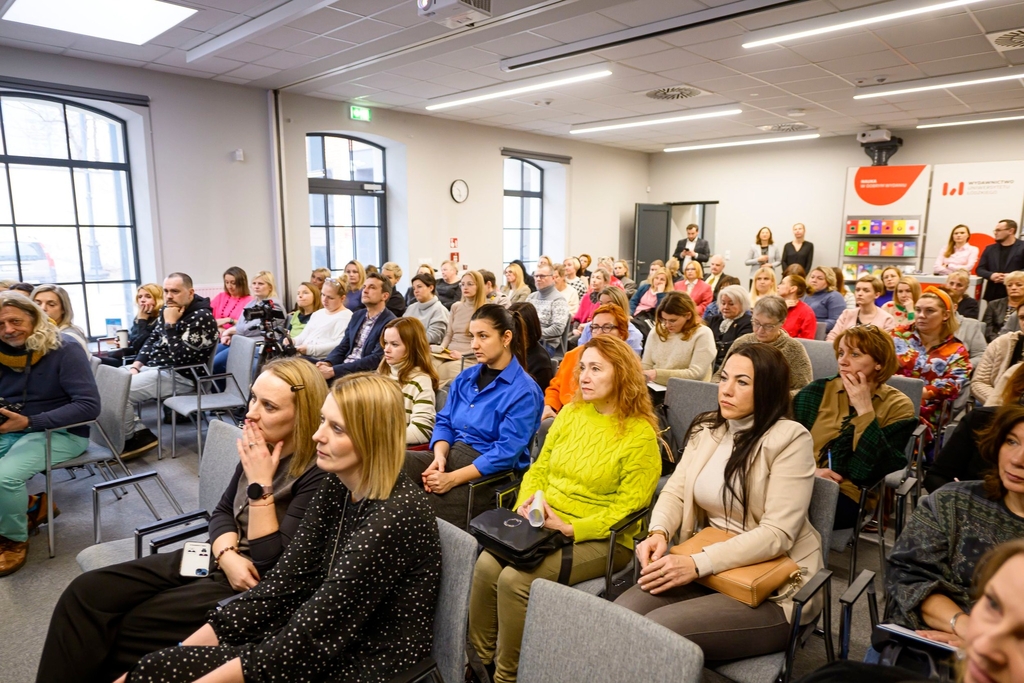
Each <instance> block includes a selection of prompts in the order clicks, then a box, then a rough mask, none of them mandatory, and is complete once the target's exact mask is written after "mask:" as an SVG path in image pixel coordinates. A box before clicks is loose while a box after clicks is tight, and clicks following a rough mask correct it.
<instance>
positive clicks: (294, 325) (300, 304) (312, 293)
mask: <svg viewBox="0 0 1024 683" xmlns="http://www.w3.org/2000/svg"><path fill="white" fill-rule="evenodd" d="M323 307H324V305H323V302H322V296H321V291H320V289H318V288H317V286H316V285H314V284H313V283H312V282H303V283H302V284H300V285H299V289H298V290H297V291H296V292H295V310H294V311H292V312H291V314H289V316H288V335H289V336H291V337H293V338H294V337H297V336H299V335H300V334H302V331H303V330H304V329H306V324H307V323H308V322H309V319H310V318H311V317H312V316H313V314H314V313H316V312H317V311H319V310H320V309H321V308H323Z"/></svg>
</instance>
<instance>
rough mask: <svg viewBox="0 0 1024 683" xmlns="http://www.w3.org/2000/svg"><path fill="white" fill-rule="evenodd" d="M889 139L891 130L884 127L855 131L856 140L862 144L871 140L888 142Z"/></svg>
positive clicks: (890, 138)
mask: <svg viewBox="0 0 1024 683" xmlns="http://www.w3.org/2000/svg"><path fill="white" fill-rule="evenodd" d="M890 140H892V131H890V130H886V129H885V128H876V129H875V130H869V131H865V132H863V133H857V142H859V143H860V144H862V145H867V144H870V143H872V142H889V141H890Z"/></svg>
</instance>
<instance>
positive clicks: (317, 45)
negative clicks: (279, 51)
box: [288, 36, 352, 57]
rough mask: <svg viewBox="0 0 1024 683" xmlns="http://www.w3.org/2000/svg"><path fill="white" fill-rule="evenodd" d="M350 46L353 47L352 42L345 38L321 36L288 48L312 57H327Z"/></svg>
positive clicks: (290, 50)
mask: <svg viewBox="0 0 1024 683" xmlns="http://www.w3.org/2000/svg"><path fill="white" fill-rule="evenodd" d="M350 47H352V43H347V42H345V41H344V40H334V39H333V38H325V37H324V36H319V37H317V38H314V39H313V40H307V41H306V42H304V43H299V44H298V45H292V46H291V47H290V48H288V51H289V52H297V53H298V54H300V55H309V56H310V57H327V56H328V55H333V54H337V53H338V52H341V51H343V50H347V49H348V48H350Z"/></svg>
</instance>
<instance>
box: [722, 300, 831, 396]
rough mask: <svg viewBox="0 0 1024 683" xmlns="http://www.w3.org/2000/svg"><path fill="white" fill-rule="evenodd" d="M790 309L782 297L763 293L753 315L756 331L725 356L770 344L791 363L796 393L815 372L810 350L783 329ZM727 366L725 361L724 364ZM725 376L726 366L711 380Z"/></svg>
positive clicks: (791, 373) (790, 368)
mask: <svg viewBox="0 0 1024 683" xmlns="http://www.w3.org/2000/svg"><path fill="white" fill-rule="evenodd" d="M786 310H787V309H786V302H785V301H783V300H782V297H780V296H763V297H761V298H760V299H758V301H757V303H756V304H754V310H753V313H752V315H751V318H750V322H751V325H753V328H754V331H753V332H751V333H749V334H745V335H743V336H742V337H738V338H737V339H736V341H734V342H733V343H732V346H731V347H730V348H729V352H728V353H727V354H726V356H725V359H726V360H729V356H730V355H731V354H733V353H736V352H737V351H739V350H740V349H742V348H744V347H746V346H749V345H751V344H768V345H769V346H772V347H774V348H775V349H777V350H778V351H779V353H781V354H782V356H783V358H785V359H786V362H787V363H788V364H789V382H790V384H789V390H790V392H792V393H794V394H795V393H796V392H798V391H800V390H801V389H803V388H804V387H805V386H807V385H808V384H810V383H811V379H813V377H814V372H813V370H812V368H811V358H810V356H808V355H807V349H805V348H804V345H803V344H801V343H800V342H798V341H797V340H795V339H793V338H792V337H790V336H789V335H788V334H787V333H786V331H785V330H784V329H782V321H783V320H785V319H786ZM724 366H725V364H724V363H723V364H722V367H724ZM721 375H722V368H719V370H718V372H716V373H715V376H714V377H712V378H711V381H712V382H718V381H720V380H721Z"/></svg>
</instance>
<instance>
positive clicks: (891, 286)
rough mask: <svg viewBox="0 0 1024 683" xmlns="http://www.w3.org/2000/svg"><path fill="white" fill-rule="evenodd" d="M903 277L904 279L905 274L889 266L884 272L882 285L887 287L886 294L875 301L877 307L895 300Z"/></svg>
mask: <svg viewBox="0 0 1024 683" xmlns="http://www.w3.org/2000/svg"><path fill="white" fill-rule="evenodd" d="M901 277H903V272H902V271H900V269H899V268H897V267H896V266H888V267H886V268H885V269H884V270H882V285H883V286H884V287H885V292H883V293H882V296H880V297H878V298H877V299H875V305H876V306H884V305H886V304H887V303H889V302H890V301H892V300H893V299H894V298H895V296H896V285H898V284H899V282H900V278H901Z"/></svg>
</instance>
